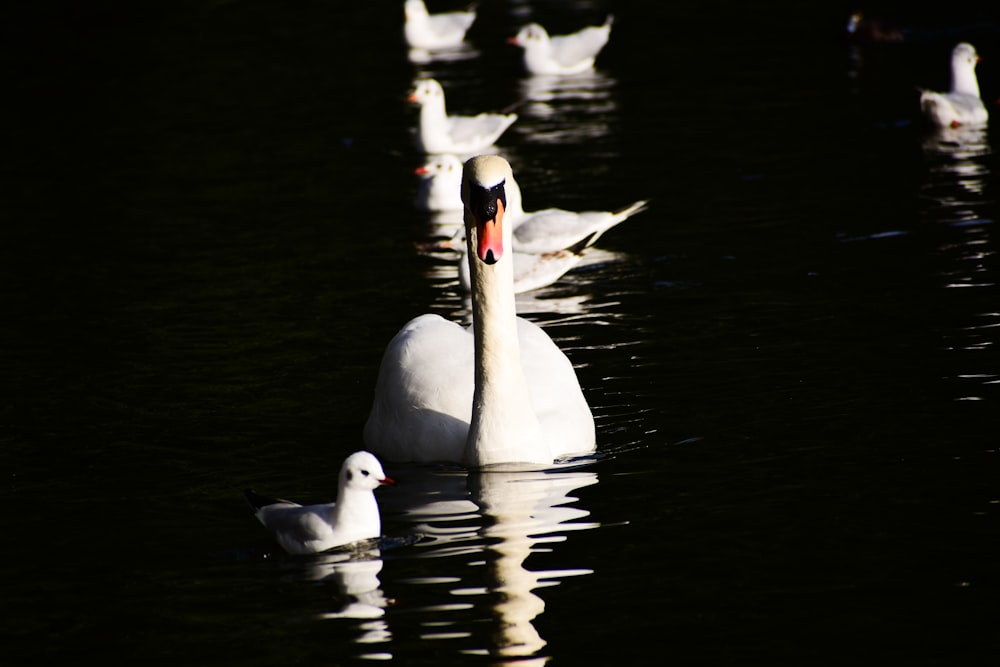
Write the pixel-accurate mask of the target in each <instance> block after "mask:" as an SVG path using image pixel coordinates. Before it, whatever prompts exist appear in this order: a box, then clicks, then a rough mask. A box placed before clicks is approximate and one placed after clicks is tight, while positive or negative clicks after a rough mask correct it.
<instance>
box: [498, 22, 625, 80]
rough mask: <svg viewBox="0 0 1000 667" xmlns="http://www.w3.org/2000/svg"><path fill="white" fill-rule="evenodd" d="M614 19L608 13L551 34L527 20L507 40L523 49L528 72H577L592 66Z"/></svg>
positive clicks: (525, 66) (609, 33)
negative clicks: (574, 29) (600, 19)
mask: <svg viewBox="0 0 1000 667" xmlns="http://www.w3.org/2000/svg"><path fill="white" fill-rule="evenodd" d="M613 21H614V17H613V16H608V18H607V20H606V21H605V22H604V24H603V25H599V26H590V27H587V28H584V29H583V30H579V31H577V32H574V33H572V34H569V35H553V36H551V37H550V36H549V33H548V32H547V31H546V30H545V28H543V27H542V26H540V25H538V24H537V23H529V24H528V25H526V26H524V27H523V28H521V29H520V30H519V31H518V33H517V34H516V35H515V36H514V37H511V38H510V39H508V40H507V42H508V43H509V44H513V45H515V46H519V47H521V48H522V49H524V68H525V69H526V70H528V73H529V74H579V73H580V72H586V71H587V70H590V69H593V67H594V60H595V59H596V58H597V54H598V53H600V51H601V49H603V48H604V45H605V44H607V43H608V39H609V37H610V36H611V24H612V23H613Z"/></svg>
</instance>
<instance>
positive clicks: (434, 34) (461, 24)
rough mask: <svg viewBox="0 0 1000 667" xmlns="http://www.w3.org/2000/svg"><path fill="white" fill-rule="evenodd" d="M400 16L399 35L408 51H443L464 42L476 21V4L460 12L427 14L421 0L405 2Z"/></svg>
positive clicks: (425, 6) (407, 0)
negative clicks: (404, 38) (402, 36)
mask: <svg viewBox="0 0 1000 667" xmlns="http://www.w3.org/2000/svg"><path fill="white" fill-rule="evenodd" d="M403 15H404V22H403V34H404V36H405V37H406V43H407V44H408V45H409V46H410V48H411V49H447V48H452V47H455V46H458V45H460V44H461V43H462V42H463V41H465V35H466V33H467V32H468V30H469V28H470V27H471V26H472V24H473V22H474V21H475V20H476V4H475V3H473V4H471V5H469V6H468V7H466V8H465V9H464V10H460V11H453V12H440V13H437V14H431V13H429V12H428V11H427V5H425V4H424V1H423V0H406V3H405V4H404V5H403Z"/></svg>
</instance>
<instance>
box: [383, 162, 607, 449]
mask: <svg viewBox="0 0 1000 667" xmlns="http://www.w3.org/2000/svg"><path fill="white" fill-rule="evenodd" d="M512 180H513V175H512V173H511V169H510V165H509V164H508V163H507V161H506V160H504V159H503V158H500V157H497V156H492V155H491V156H479V157H476V158H473V159H471V160H469V161H468V162H467V163H466V165H465V171H464V177H463V183H462V201H463V202H464V204H465V225H466V239H467V245H468V249H469V251H468V257H469V260H468V261H469V269H470V275H471V284H472V311H473V323H472V325H471V326H470V327H468V328H464V327H462V326H460V325H458V324H456V323H454V322H449V321H447V320H445V319H443V318H441V317H439V316H438V315H421V316H419V317H417V318H415V319H413V320H411V321H410V322H409V323H408V324H407V325H406V326H404V327H403V329H402V330H401V331H400V332H399V333H398V334H396V336H395V337H394V338H393V339H392V341H390V343H389V345H388V347H387V348H386V351H385V354H384V355H383V358H382V363H381V367H380V369H379V375H378V381H377V383H376V387H375V399H374V402H373V405H372V410H371V413H370V415H369V417H368V421H367V423H366V424H365V429H364V439H365V443H366V445H367V446H368V447H369V448H370V449H371V450H372V451H375V452H378V454H379V455H380V456H382V457H383V458H386V459H388V460H394V461H454V462H458V463H462V464H464V465H468V466H472V467H482V466H491V465H498V464H541V465H549V464H551V463H553V461H555V460H556V459H558V458H561V457H564V456H567V455H571V454H582V453H588V452H592V451H594V448H595V429H594V418H593V415H592V414H591V412H590V408H589V406H588V405H587V402H586V400H585V399H584V397H583V392H582V390H581V389H580V384H579V381H578V380H577V377H576V373H575V371H574V370H573V366H572V364H571V363H570V361H569V359H568V358H567V357H566V355H565V354H563V352H562V351H561V350H560V349H559V348H558V347H557V346H556V344H555V343H554V342H553V341H552V339H551V338H549V336H548V335H547V334H546V333H545V332H544V331H542V329H540V328H539V327H538V326H536V325H535V324H532V323H531V322H528V321H527V320H524V319H522V318H519V317H517V315H516V313H515V302H514V284H513V283H514V272H513V262H512V257H511V252H509V251H510V248H511V239H512V236H513V235H512V230H511V228H510V224H509V222H508V221H506V220H505V212H506V211H505V206H506V192H505V187H506V183H508V182H510V181H512Z"/></svg>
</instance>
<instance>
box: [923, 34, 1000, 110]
mask: <svg viewBox="0 0 1000 667" xmlns="http://www.w3.org/2000/svg"><path fill="white" fill-rule="evenodd" d="M978 62H979V55H978V54H977V53H976V49H975V48H974V47H973V46H972V45H971V44H969V43H967V42H961V43H959V44H957V45H956V46H955V48H954V49H952V51H951V90H950V91H948V92H946V93H939V92H933V91H930V90H921V91H920V109H921V111H923V114H924V116H925V117H926V118H927V119H928V120H929V121H930V122H932V123H934V124H935V125H937V126H938V127H959V126H960V125H985V124H986V121H987V119H988V118H989V114H988V113H987V111H986V105H984V104H983V100H982V98H981V97H980V96H979V81H978V80H977V79H976V63H978Z"/></svg>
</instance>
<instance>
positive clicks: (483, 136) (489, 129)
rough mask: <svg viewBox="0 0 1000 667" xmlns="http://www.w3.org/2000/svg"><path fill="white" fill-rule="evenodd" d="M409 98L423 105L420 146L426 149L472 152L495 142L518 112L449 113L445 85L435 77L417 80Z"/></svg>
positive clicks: (418, 138) (418, 144)
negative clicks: (458, 114) (443, 86)
mask: <svg viewBox="0 0 1000 667" xmlns="http://www.w3.org/2000/svg"><path fill="white" fill-rule="evenodd" d="M410 101H411V102H416V103H417V104H419V105H420V119H419V122H418V125H417V148H418V149H420V150H421V151H423V152H424V153H454V154H456V155H462V156H464V155H470V154H472V153H476V152H478V151H482V150H485V149H487V148H490V147H491V146H493V144H494V143H495V142H496V140H497V139H499V138H500V135H501V134H503V133H504V132H505V131H506V130H507V128H508V127H510V126H511V125H512V124H513V123H514V121H515V120H517V114H513V113H511V114H498V113H481V114H478V115H475V116H449V115H448V111H447V109H446V107H445V100H444V89H443V88H442V87H441V84H440V83H438V81H437V80H436V79H421V80H420V81H418V82H417V84H416V86H415V88H414V89H413V92H412V93H410Z"/></svg>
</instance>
